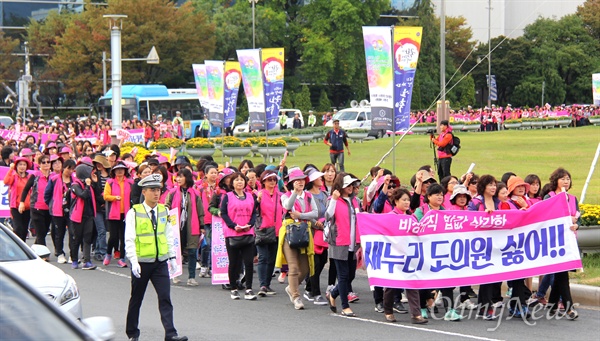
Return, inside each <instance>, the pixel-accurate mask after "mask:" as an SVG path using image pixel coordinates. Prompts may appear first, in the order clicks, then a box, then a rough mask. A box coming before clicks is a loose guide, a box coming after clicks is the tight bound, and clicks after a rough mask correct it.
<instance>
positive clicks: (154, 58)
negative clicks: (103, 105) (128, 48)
mask: <svg viewBox="0 0 600 341" xmlns="http://www.w3.org/2000/svg"><path fill="white" fill-rule="evenodd" d="M110 61H112V60H111V59H110V58H106V52H105V51H102V86H103V90H104V94H106V91H108V90H107V89H106V62H110ZM121 61H122V62H134V61H146V63H147V64H160V58H159V57H158V52H156V47H154V46H152V48H151V49H150V53H148V57H146V58H121Z"/></svg>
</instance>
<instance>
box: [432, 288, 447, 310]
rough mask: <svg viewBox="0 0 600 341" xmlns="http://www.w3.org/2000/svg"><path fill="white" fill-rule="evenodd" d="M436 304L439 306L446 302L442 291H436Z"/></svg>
mask: <svg viewBox="0 0 600 341" xmlns="http://www.w3.org/2000/svg"><path fill="white" fill-rule="evenodd" d="M433 304H434V305H437V306H443V305H444V302H443V301H442V293H441V292H439V291H438V292H436V294H435V302H434V303H433Z"/></svg>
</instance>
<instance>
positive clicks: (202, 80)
mask: <svg viewBox="0 0 600 341" xmlns="http://www.w3.org/2000/svg"><path fill="white" fill-rule="evenodd" d="M192 70H193V71H194V81H195V82H196V91H197V92H198V100H199V101H200V105H201V106H202V108H205V109H208V84H207V83H206V65H204V64H192Z"/></svg>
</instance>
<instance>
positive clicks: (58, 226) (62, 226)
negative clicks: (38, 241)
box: [52, 213, 72, 257]
mask: <svg viewBox="0 0 600 341" xmlns="http://www.w3.org/2000/svg"><path fill="white" fill-rule="evenodd" d="M65 214H67V213H65ZM52 223H53V224H54V236H53V241H54V255H55V256H56V257H58V256H60V255H64V254H65V251H64V248H65V233H66V232H67V229H68V228H69V219H68V218H65V217H52ZM71 238H72V236H71V234H69V242H70V241H71ZM69 244H70V243H69Z"/></svg>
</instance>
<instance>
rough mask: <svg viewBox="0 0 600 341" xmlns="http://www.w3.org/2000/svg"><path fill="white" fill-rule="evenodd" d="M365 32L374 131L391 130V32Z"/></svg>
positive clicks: (366, 28)
mask: <svg viewBox="0 0 600 341" xmlns="http://www.w3.org/2000/svg"><path fill="white" fill-rule="evenodd" d="M362 29H363V38H364V44H365V58H366V62H367V80H368V82H369V93H370V99H371V113H372V119H371V128H372V129H386V130H388V129H392V119H393V113H394V110H393V108H394V78H393V71H392V70H393V69H392V31H391V30H392V29H391V27H382V26H363V28H362Z"/></svg>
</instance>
